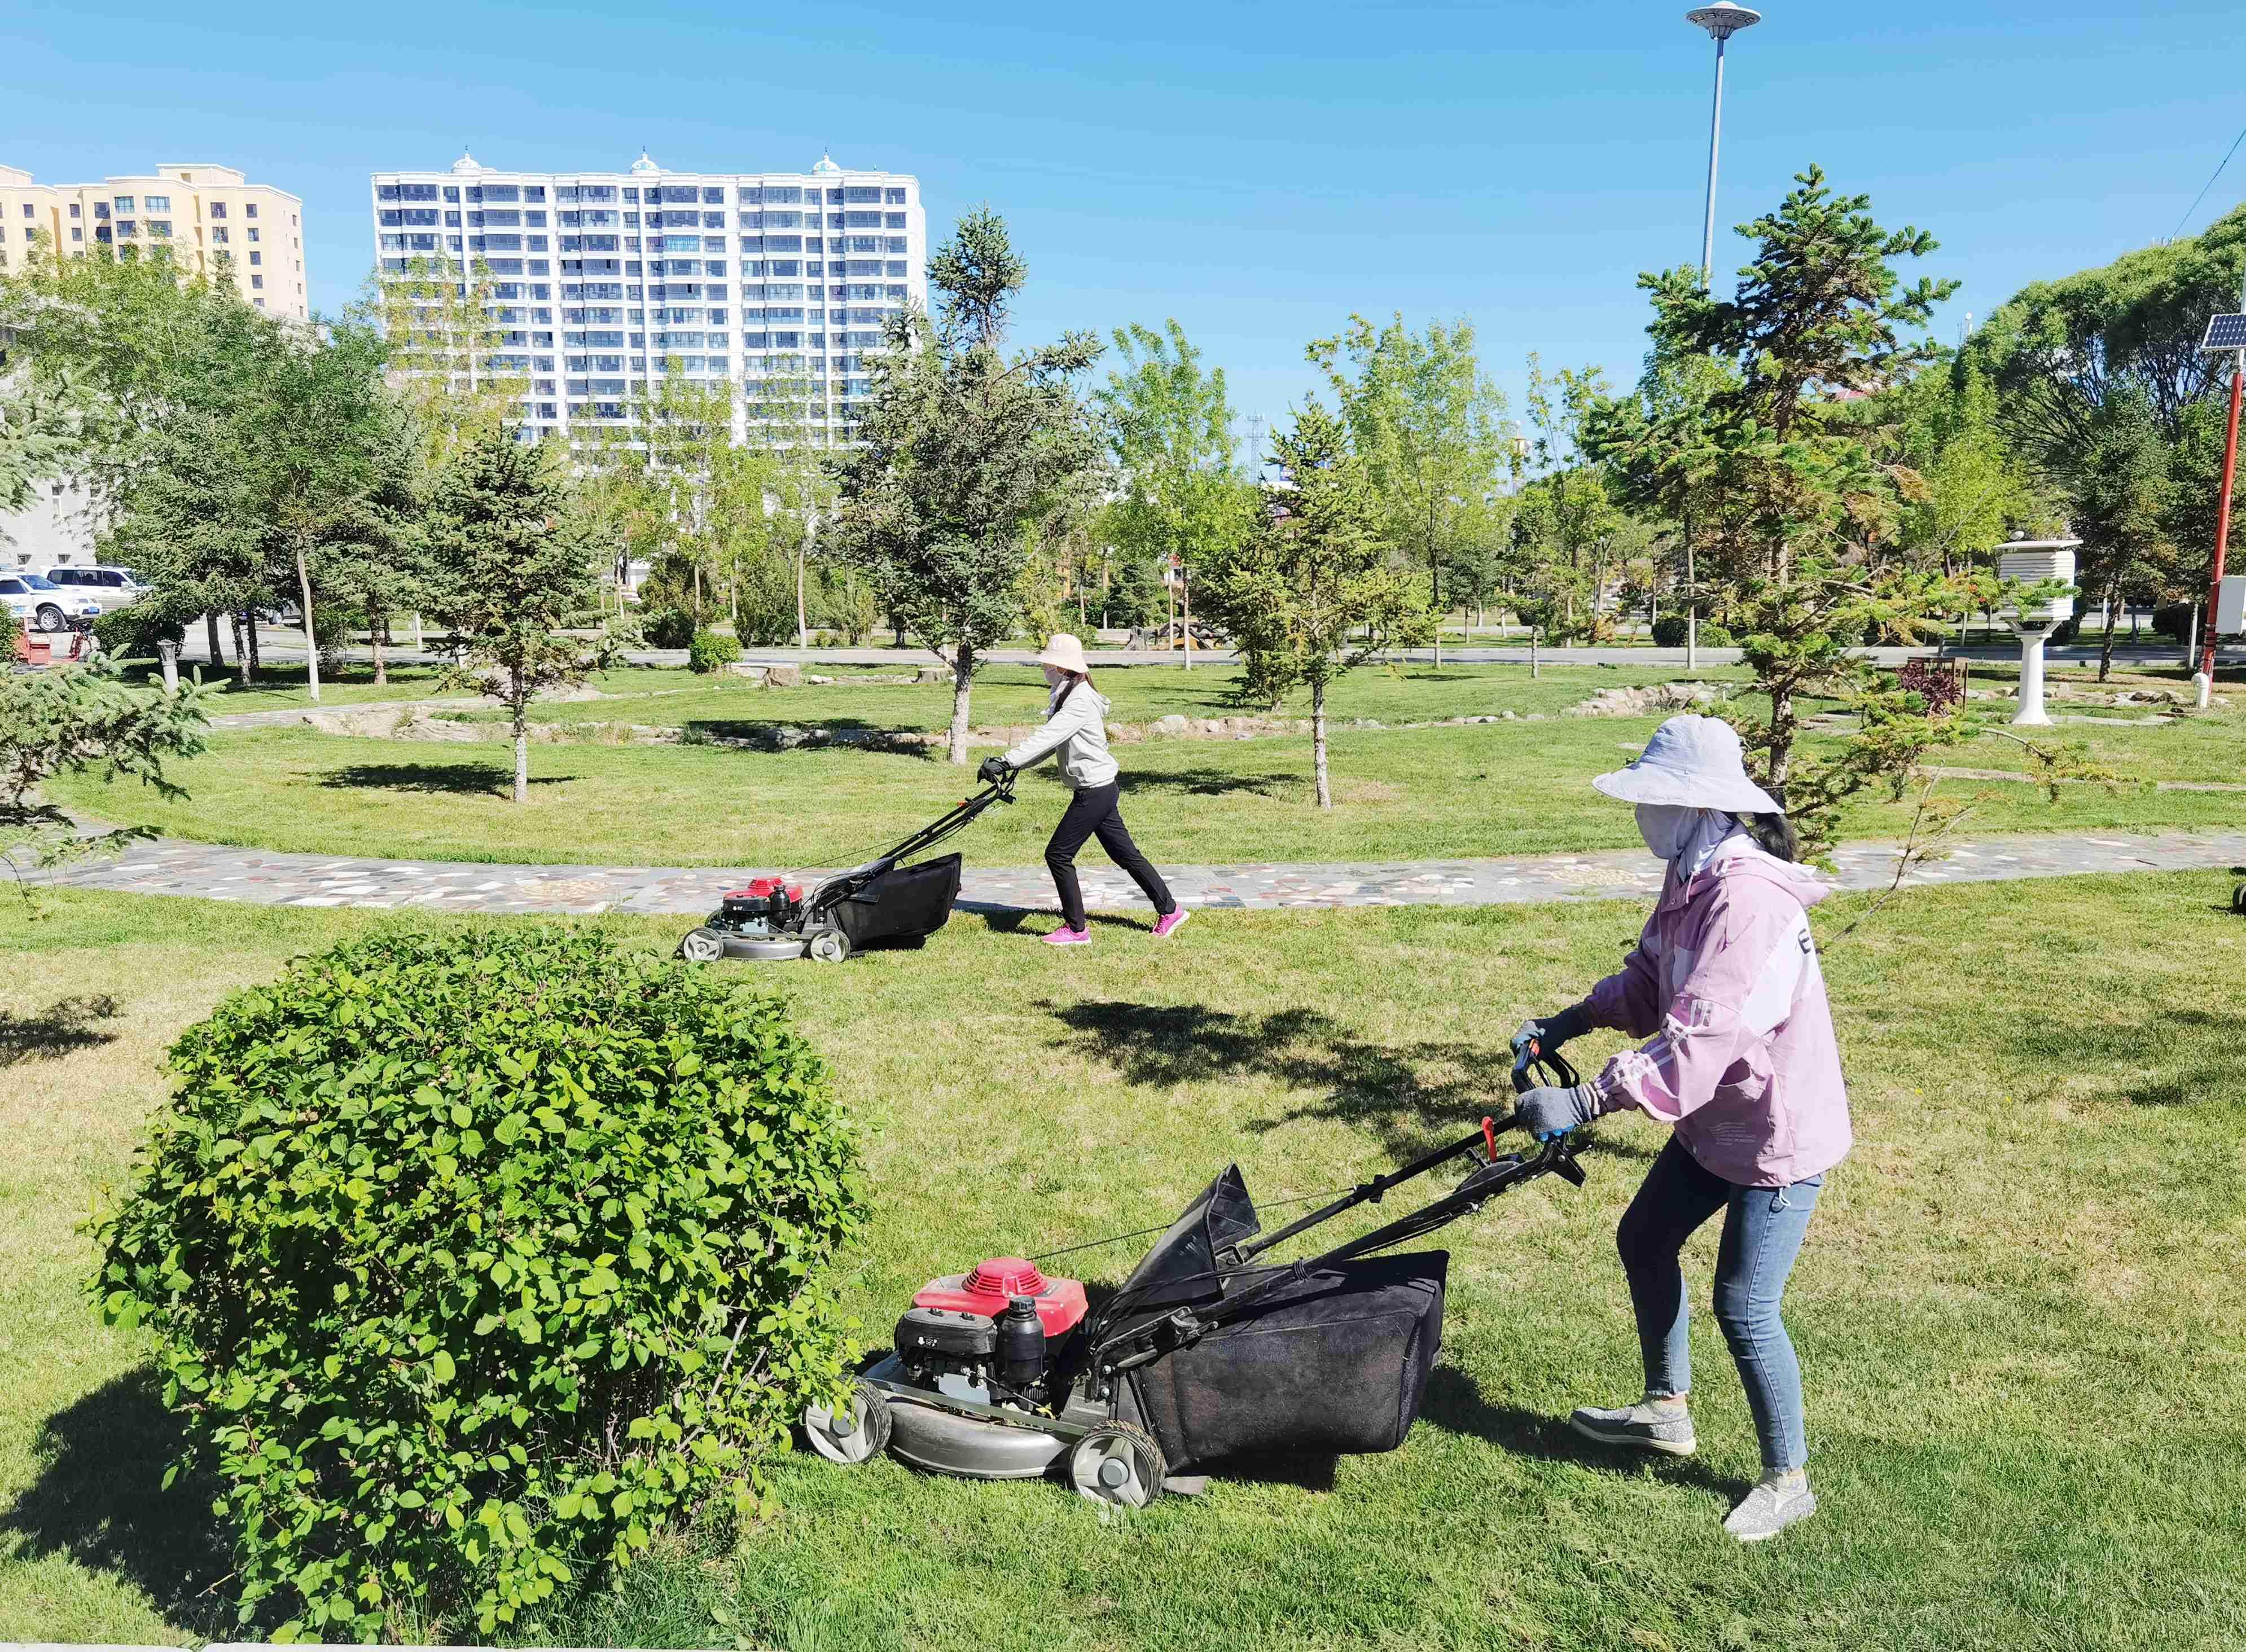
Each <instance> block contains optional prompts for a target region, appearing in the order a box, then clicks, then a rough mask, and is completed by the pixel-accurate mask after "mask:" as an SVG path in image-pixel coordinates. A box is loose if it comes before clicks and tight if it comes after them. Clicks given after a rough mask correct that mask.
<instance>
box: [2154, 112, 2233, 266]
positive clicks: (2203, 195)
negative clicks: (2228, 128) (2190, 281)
mask: <svg viewBox="0 0 2246 1652" xmlns="http://www.w3.org/2000/svg"><path fill="white" fill-rule="evenodd" d="M2243 143H2246V126H2241V127H2240V128H2239V129H2238V135H2237V136H2236V138H2233V139H2231V140H2230V147H2229V149H2227V150H2225V151H2224V152H2223V155H2222V161H2221V163H2220V164H2219V165H2218V166H2216V167H2215V176H2214V177H2213V178H2209V180H2207V181H2206V182H2205V183H2204V184H2202V185H2201V186H2200V190H2199V193H2198V194H2195V195H2194V196H2193V197H2192V198H2191V205H2190V206H2188V207H2185V208H2184V209H2183V216H2182V217H2181V218H2179V219H2177V220H2176V227H2175V228H2174V229H2172V230H2170V231H2169V232H2168V239H2169V240H2170V241H2174V240H2175V238H2176V236H2177V235H2181V233H2182V232H2183V227H2184V226H2185V225H2186V224H2188V223H2189V222H2190V221H2191V215H2192V214H2194V213H2195V212H2197V211H2198V210H2199V203H2200V202H2201V201H2205V200H2206V199H2207V192H2208V191H2209V190H2210V189H2212V188H2214V187H2215V178H2220V177H2222V168H2223V167H2228V166H2229V164H2230V157H2231V156H2233V155H2235V154H2236V153H2238V146H2239V145H2240V144H2243Z"/></svg>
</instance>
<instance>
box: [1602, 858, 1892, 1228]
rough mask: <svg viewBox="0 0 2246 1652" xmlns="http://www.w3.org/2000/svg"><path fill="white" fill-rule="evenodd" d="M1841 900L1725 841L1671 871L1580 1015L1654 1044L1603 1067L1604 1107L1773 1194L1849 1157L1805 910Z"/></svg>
mask: <svg viewBox="0 0 2246 1652" xmlns="http://www.w3.org/2000/svg"><path fill="white" fill-rule="evenodd" d="M1829 893H1831V891H1830V888H1829V887H1828V886H1827V885H1825V884H1823V883H1821V882H1819V881H1818V880H1816V879H1815V878H1814V876H1812V875H1811V874H1809V873H1808V872H1807V870H1805V869H1804V868H1802V867H1798V866H1794V865H1792V864H1790V863H1789V862H1787V861H1784V860H1779V859H1777V858H1776V857H1775V856H1773V855H1770V854H1766V853H1764V852H1763V851H1762V850H1761V849H1759V848H1758V847H1756V846H1754V845H1753V843H1752V842H1750V841H1748V840H1746V838H1744V837H1736V838H1732V839H1730V840H1726V841H1725V842H1724V843H1723V844H1722V845H1720V846H1719V847H1718V849H1717V850H1716V853H1715V855H1714V857H1713V858H1712V860H1710V861H1709V863H1708V865H1707V866H1706V867H1705V868H1704V869H1703V870H1702V871H1700V872H1699V873H1698V874H1696V875H1694V876H1693V877H1691V878H1689V879H1685V880H1682V881H1679V880H1678V876H1677V874H1676V872H1675V870H1674V869H1673V868H1672V869H1671V872H1670V874H1669V877H1668V879H1667V880H1665V881H1664V884H1663V886H1662V891H1661V900H1660V901H1659V902H1658V904H1657V905H1656V906H1655V907H1654V908H1653V915H1652V916H1651V917H1650V918H1648V919H1647V920H1646V921H1645V929H1644V933H1643V934H1641V935H1639V936H1638V941H1637V949H1636V950H1635V951H1633V952H1632V953H1631V954H1630V956H1629V957H1628V958H1627V959H1625V960H1624V961H1623V968H1622V971H1621V973H1620V974H1618V975H1612V976H1608V977H1607V978H1606V979H1605V980H1604V981H1602V982H1599V984H1598V985H1597V986H1596V987H1594V988H1592V989H1591V991H1590V996H1589V997H1587V998H1585V999H1584V1000H1583V1002H1582V1003H1581V1004H1579V1005H1577V1006H1576V1013H1577V1014H1578V1015H1580V1016H1584V1017H1586V1018H1588V1019H1589V1022H1590V1023H1591V1024H1593V1025H1595V1026H1601V1027H1616V1028H1619V1029H1621V1030H1623V1031H1624V1032H1627V1033H1629V1034H1630V1036H1631V1037H1637V1038H1643V1039H1645V1040H1646V1042H1645V1043H1644V1044H1642V1045H1641V1046H1640V1047H1639V1048H1637V1049H1636V1050H1624V1051H1623V1052H1622V1054H1620V1055H1618V1056H1616V1057H1615V1058H1614V1059H1613V1060H1611V1061H1610V1062H1609V1063H1608V1064H1606V1068H1605V1070H1604V1071H1602V1072H1601V1073H1600V1074H1599V1076H1598V1078H1596V1079H1595V1080H1593V1081H1592V1087H1593V1088H1594V1089H1595V1090H1596V1091H1597V1092H1598V1095H1599V1098H1600V1105H1601V1108H1602V1111H1613V1110H1616V1109H1618V1108H1623V1107H1634V1108H1636V1109H1637V1111H1638V1112H1643V1113H1645V1114H1647V1115H1649V1116H1650V1117H1651V1118H1657V1119H1659V1120H1661V1121H1662V1122H1663V1123H1664V1124H1666V1125H1671V1126H1673V1127H1674V1128H1675V1130H1676V1132H1677V1136H1678V1140H1680V1141H1681V1142H1683V1143H1684V1148H1685V1151H1686V1152H1690V1153H1691V1155H1692V1157H1693V1158H1694V1159H1696V1160H1697V1161H1698V1163H1699V1164H1700V1166H1701V1167H1702V1168H1704V1169H1705V1170H1708V1171H1710V1172H1712V1173H1714V1174H1716V1175H1718V1176H1721V1177H1722V1178H1723V1179H1724V1180H1725V1181H1729V1182H1735V1183H1737V1184H1739V1186H1746V1187H1777V1186H1785V1185H1786V1184H1787V1183H1790V1182H1797V1181H1803V1180H1807V1179H1808V1178H1809V1177H1811V1176H1814V1175H1817V1174H1819V1173H1821V1172H1823V1171H1827V1170H1829V1169H1831V1168H1832V1167H1833V1166H1834V1165H1837V1164H1839V1163H1840V1162H1841V1159H1844V1158H1846V1157H1847V1156H1848V1146H1849V1143H1850V1140H1851V1136H1850V1133H1849V1129H1848V1089H1847V1086H1846V1085H1845V1084H1843V1082H1842V1080H1841V1051H1840V1047H1839V1045H1838V1044H1836V1043H1835V1042H1834V1037H1833V1016H1832V1011H1831V1010H1830V1009H1829V1008H1828V1007H1827V1004H1826V1002H1825V977H1824V976H1823V974H1822V972H1821V970H1820V969H1818V967H1817V944H1816V942H1815V940H1814V938H1813V937H1812V936H1811V935H1810V931H1809V919H1808V909H1809V908H1811V907H1814V906H1815V905H1816V904H1817V902H1819V901H1821V900H1823V899H1824V898H1825V896H1826V895H1827V894H1829Z"/></svg>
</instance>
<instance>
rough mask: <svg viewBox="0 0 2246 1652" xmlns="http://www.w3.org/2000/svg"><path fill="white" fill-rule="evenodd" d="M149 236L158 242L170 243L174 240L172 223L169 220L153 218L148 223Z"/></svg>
mask: <svg viewBox="0 0 2246 1652" xmlns="http://www.w3.org/2000/svg"><path fill="white" fill-rule="evenodd" d="M148 234H149V235H150V236H152V237H153V239H155V240H157V241H169V240H170V239H171V238H172V221H171V220H170V219H168V218H151V219H150V220H149V221H148Z"/></svg>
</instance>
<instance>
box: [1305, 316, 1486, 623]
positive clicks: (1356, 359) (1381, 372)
mask: <svg viewBox="0 0 2246 1652" xmlns="http://www.w3.org/2000/svg"><path fill="white" fill-rule="evenodd" d="M1309 353H1310V360H1311V362H1312V363H1313V364H1315V365H1316V366H1317V367H1318V368H1319V369H1320V370H1321V371H1324V374H1325V376H1326V380H1327V382H1328V383H1329V384H1331V385H1332V387H1333V392H1334V395H1335V397H1336V398H1337V400H1338V402H1339V405H1340V408H1341V415H1342V418H1343V419H1344V422H1345V423H1346V424H1347V425H1348V426H1349V431H1350V435H1351V439H1352V442H1353V444H1354V445H1355V447H1356V449H1357V452H1358V454H1359V455H1361V456H1362V460H1363V463H1364V465H1365V472H1366V474H1367V475H1368V477H1369V478H1370V479H1371V485H1372V489H1373V496H1374V500H1375V502H1376V503H1377V505H1378V508H1379V512H1380V522H1381V527H1382V532H1383V533H1384V534H1385V536H1386V538H1387V540H1388V541H1389V543H1390V544H1391V545H1392V546H1393V547H1395V548H1396V549H1397V550H1398V551H1399V553H1400V554H1403V555H1404V556H1405V557H1407V558H1408V559H1410V560H1411V561H1413V562H1414V563H1416V564H1417V565H1418V566H1419V567H1420V568H1424V569H1426V574H1427V594H1428V601H1429V605H1430V607H1431V608H1433V611H1434V612H1435V614H1436V615H1441V614H1443V613H1444V612H1445V611H1446V610H1445V605H1444V604H1445V599H1444V595H1443V588H1444V587H1443V581H1444V575H1445V572H1446V569H1447V568H1449V566H1450V565H1451V563H1452V562H1453V561H1455V560H1456V559H1457V558H1458V557H1459V556H1460V554H1463V553H1464V552H1465V551H1466V549H1467V546H1468V545H1469V543H1470V542H1471V540H1472V538H1473V535H1472V534H1471V533H1470V524H1471V523H1472V520H1473V517H1474V513H1475V512H1477V511H1478V510H1480V509H1481V508H1482V507H1483V505H1484V501H1485V500H1489V499H1492V498H1494V495H1495V494H1496V493H1497V491H1498V485H1499V482H1500V480H1501V477H1502V475H1503V473H1504V471H1505V468H1506V466H1505V431H1504V421H1505V398H1504V396H1503V394H1502V393H1501V391H1499V390H1498V388H1497V386H1496V384H1494V382H1493V381H1492V380H1491V379H1490V377H1488V375H1487V374H1486V373H1484V372H1483V371H1482V370H1481V362H1480V357H1478V356H1476V354H1475V353H1474V324H1473V323H1471V322H1467V321H1463V320H1461V321H1458V322H1454V323H1450V324H1449V325H1447V326H1446V325H1445V324H1444V323H1441V322H1434V323H1430V324H1429V326H1428V328H1427V330H1426V332H1425V333H1424V334H1415V333H1413V332H1412V331H1411V330H1410V329H1408V328H1406V327H1405V325H1404V318H1403V317H1402V316H1400V315H1399V316H1396V317H1395V318H1394V319H1393V320H1392V321H1391V322H1390V323H1389V324H1388V325H1387V326H1385V327H1383V328H1379V329H1378V330H1376V329H1375V328H1374V326H1373V324H1372V323H1371V322H1369V321H1367V320H1366V319H1365V317H1364V316H1351V317H1350V323H1349V326H1348V327H1347V328H1346V329H1345V330H1344V331H1343V332H1342V333H1341V334H1340V335H1339V336H1338V337H1333V338H1322V339H1318V340H1317V341H1315V342H1313V343H1311V344H1310V352H1309ZM1344 362H1346V366H1344ZM1435 663H1436V664H1438V665H1440V664H1441V663H1443V643H1442V633H1441V631H1440V629H1437V631H1436V633H1435Z"/></svg>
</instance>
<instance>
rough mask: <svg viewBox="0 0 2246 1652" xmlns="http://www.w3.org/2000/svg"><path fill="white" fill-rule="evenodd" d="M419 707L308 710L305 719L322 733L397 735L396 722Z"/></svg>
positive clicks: (376, 737) (407, 718)
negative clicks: (367, 709)
mask: <svg viewBox="0 0 2246 1652" xmlns="http://www.w3.org/2000/svg"><path fill="white" fill-rule="evenodd" d="M419 710H420V708H419V706H410V705H409V706H395V705H393V706H390V707H387V708H383V709H378V710H371V711H307V712H305V713H304V721H305V723H306V724H308V725H309V726H310V727H312V728H315V729H316V730H318V731H320V732H321V733H322V734H345V735H356V736H357V737H358V738H361V739H367V740H388V739H392V738H396V736H397V734H398V724H401V723H405V722H409V721H411V720H412V718H413V717H415V716H417V715H418V714H419Z"/></svg>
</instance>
